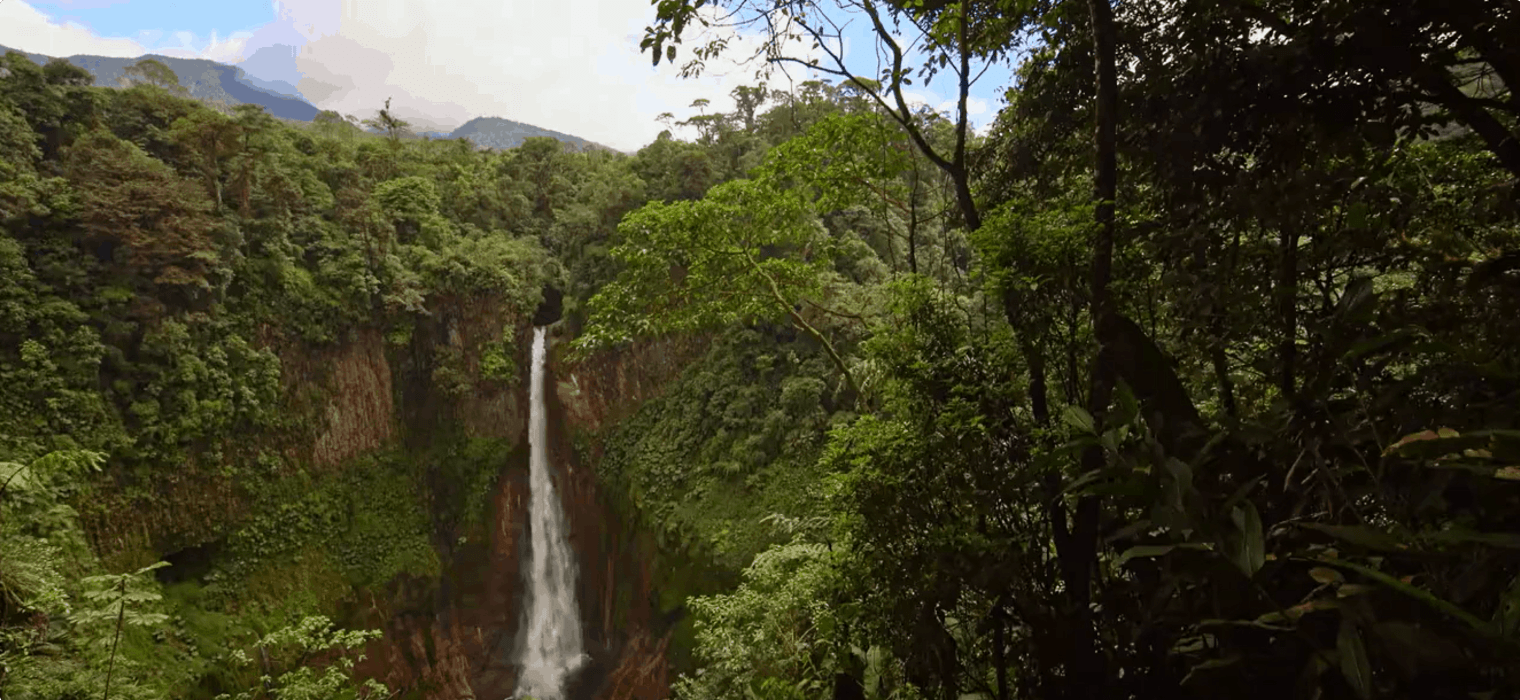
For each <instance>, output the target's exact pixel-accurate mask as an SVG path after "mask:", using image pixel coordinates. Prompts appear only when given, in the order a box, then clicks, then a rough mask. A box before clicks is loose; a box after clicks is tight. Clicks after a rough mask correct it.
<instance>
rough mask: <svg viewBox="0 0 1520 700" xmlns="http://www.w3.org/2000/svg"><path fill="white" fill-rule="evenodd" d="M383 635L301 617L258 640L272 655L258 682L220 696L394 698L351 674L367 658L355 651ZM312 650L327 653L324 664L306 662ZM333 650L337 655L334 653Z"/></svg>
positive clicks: (242, 658)
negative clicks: (323, 665)
mask: <svg viewBox="0 0 1520 700" xmlns="http://www.w3.org/2000/svg"><path fill="white" fill-rule="evenodd" d="M379 636H380V631H379V630H352V631H346V630H337V629H333V626H332V621H330V620H328V619H327V618H325V617H322V616H310V617H305V618H302V619H301V621H300V622H297V623H295V624H292V625H289V626H287V627H282V628H280V629H278V630H275V631H273V632H270V633H269V634H267V635H265V636H264V637H263V638H262V639H260V640H259V641H258V642H257V643H255V644H254V647H255V648H257V649H258V650H259V652H260V653H261V654H264V655H266V658H267V659H268V661H267V663H266V664H265V665H264V666H263V668H266V669H267V668H270V667H271V666H272V667H273V668H275V669H280V671H279V672H278V673H277V674H276V673H272V672H266V673H265V674H264V675H262V676H261V677H260V678H259V685H258V686H257V687H255V688H254V689H251V690H246V691H243V692H240V693H236V694H232V693H223V694H221V695H218V696H216V700H259V699H260V698H269V699H270V700H355V699H358V698H385V697H390V690H389V689H387V688H386V687H385V685H384V684H382V683H380V682H379V681H376V680H374V679H368V680H365V681H364V682H363V683H360V682H357V681H355V680H354V679H353V668H354V664H355V663H357V662H359V661H363V660H364V655H363V654H359V653H356V652H357V650H359V649H360V648H362V647H363V646H364V645H365V643H366V642H368V641H369V640H371V639H375V638H378V637H379ZM314 655H322V656H324V657H328V658H329V661H328V664H327V666H326V668H323V669H321V670H320V671H318V670H317V669H314V668H312V667H311V666H306V665H302V662H303V661H305V660H306V659H307V658H310V657H311V656H314ZM334 655H336V656H335V657H334ZM229 656H230V658H231V660H232V661H233V662H235V663H238V664H240V665H242V666H243V667H245V668H251V667H254V666H255V664H254V662H253V660H252V659H251V658H249V656H248V654H247V653H245V652H244V651H243V650H241V649H237V650H234V651H233V652H232V653H231V654H230V655H229Z"/></svg>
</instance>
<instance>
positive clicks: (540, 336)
mask: <svg viewBox="0 0 1520 700" xmlns="http://www.w3.org/2000/svg"><path fill="white" fill-rule="evenodd" d="M544 335H545V333H544V329H543V328H534V329H533V373H532V376H531V381H532V382H533V386H532V388H531V389H530V390H529V396H530V398H531V400H532V403H531V407H530V408H529V412H528V448H529V472H530V474H529V489H530V503H529V506H528V532H529V535H530V538H529V543H528V561H529V569H528V571H529V573H528V592H527V601H526V603H527V604H526V605H525V606H524V613H523V616H524V623H525V624H524V627H525V634H524V636H523V637H522V648H521V653H520V655H519V659H518V661H519V663H520V664H521V668H522V677H521V679H520V680H519V681H518V683H517V697H524V696H532V697H533V698H536V699H537V700H564V692H565V687H564V686H565V678H566V677H567V676H569V675H570V673H571V672H573V671H574V670H575V669H576V668H578V667H579V666H580V665H581V663H582V662H583V661H585V659H586V656H585V654H584V652H583V651H582V649H581V621H580V614H579V611H578V610H577V609H576V604H575V557H574V554H573V553H572V552H571V551H570V543H569V540H568V539H567V538H566V536H565V535H566V533H565V516H564V514H563V513H562V512H561V509H560V502H559V498H558V497H556V496H555V494H554V482H553V480H551V479H550V478H549V450H548V446H547V444H546V443H547V442H548V433H549V430H548V419H547V417H546V416H545V415H544V356H545V354H546V352H545V345H546V344H547V341H546V340H545V338H544Z"/></svg>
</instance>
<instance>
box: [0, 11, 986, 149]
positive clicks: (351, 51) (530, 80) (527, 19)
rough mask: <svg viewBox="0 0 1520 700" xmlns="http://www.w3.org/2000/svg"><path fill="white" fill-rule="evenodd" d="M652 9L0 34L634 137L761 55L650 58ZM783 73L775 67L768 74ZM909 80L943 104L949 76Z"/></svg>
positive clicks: (72, 19) (714, 93) (442, 123)
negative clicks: (694, 73)
mask: <svg viewBox="0 0 1520 700" xmlns="http://www.w3.org/2000/svg"><path fill="white" fill-rule="evenodd" d="M654 12H655V9H654V7H653V6H652V5H651V4H650V3H649V2H648V0H548V1H546V0H535V1H532V2H529V1H527V0H301V1H292V0H218V1H217V2H206V1H205V0H50V1H43V0H0V45H4V46H8V47H10V48H14V49H21V50H25V51H30V52H34V53H41V54H46V55H49V56H70V55H75V54H96V55H103V56H117V57H135V56H140V55H143V54H148V53H155V54H162V55H167V56H177V57H184V58H207V59H211V60H214V61H220V62H223V63H231V64H235V65H239V66H241V67H243V68H244V69H245V70H246V71H247V72H248V73H249V74H251V75H253V76H255V77H258V78H261V79H263V80H268V81H283V82H285V83H288V84H289V85H291V86H292V87H293V88H294V89H295V90H297V91H299V93H300V95H301V96H302V97H304V98H305V99H306V100H307V101H309V102H311V103H312V104H314V105H316V106H318V107H320V108H323V109H334V110H337V111H339V112H342V113H344V114H353V115H356V116H359V117H361V118H362V117H368V116H371V115H373V114H374V112H375V110H376V109H378V108H379V107H380V106H381V105H382V104H383V103H384V102H385V99H386V98H387V97H390V98H391V99H392V103H391V104H392V111H393V112H395V113H396V114H397V115H399V116H400V117H402V118H403V119H408V120H410V121H412V122H413V124H414V126H416V127H418V128H419V130H422V131H426V130H438V131H449V130H452V129H453V128H454V127H456V126H458V125H460V124H463V123H464V122H466V121H468V120H469V119H472V118H474V117H482V116H497V117H505V118H508V119H513V120H516V121H520V122H525V123H528V124H532V125H534V126H539V127H543V128H547V129H553V130H556V131H561V132H565V133H570V134H574V135H576V136H579V137H581V138H585V139H590V140H592V141H595V142H597V143H601V144H604V145H607V146H611V147H613V148H616V149H619V150H624V151H634V150H637V149H638V148H640V147H642V146H643V145H645V144H647V143H649V142H650V141H653V140H654V138H655V137H656V136H657V135H658V134H659V133H660V131H662V130H663V129H664V128H665V126H664V125H662V124H661V123H660V122H659V121H658V120H657V117H658V116H659V115H660V114H661V113H664V112H670V113H673V114H674V115H676V117H677V118H678V119H682V118H685V117H687V116H691V115H693V114H695V113H696V110H694V109H692V108H691V106H690V105H691V104H692V102H693V101H694V100H697V99H699V98H706V99H708V100H710V101H711V105H710V106H709V107H708V110H709V111H711V110H718V111H726V110H728V109H730V108H731V106H732V104H733V103H732V100H731V99H730V97H729V93H730V91H732V90H733V89H734V88H735V87H737V86H740V85H754V84H756V83H757V82H758V80H757V79H756V77H755V71H756V69H757V68H759V67H761V66H760V65H759V64H749V65H741V64H740V63H739V59H740V58H743V57H747V56H749V55H751V54H752V53H753V52H754V50H755V48H756V47H758V46H759V43H758V41H759V40H758V38H757V37H755V36H752V35H744V34H740V35H739V36H737V37H736V38H735V39H734V40H732V41H731V43H730V48H729V51H728V53H727V54H725V56H724V57H723V58H721V59H720V60H718V61H715V62H712V63H711V64H710V65H709V68H708V70H707V71H706V72H705V73H704V74H703V76H701V77H700V78H682V77H680V74H679V70H678V68H677V67H676V66H672V65H670V64H668V63H666V62H664V61H662V62H661V64H660V66H658V67H655V66H651V65H650V58H649V55H648V54H641V53H640V52H639V41H640V40H641V39H642V38H643V30H644V27H645V25H647V24H650V23H651V22H652V21H653V20H654ZM839 19H841V20H844V19H849V18H847V17H845V16H843V15H840V16H839ZM864 22H865V20H864V19H863V18H856V19H855V20H854V22H853V24H852V25H850V28H849V29H848V30H847V32H846V45H845V50H846V60H847V62H848V63H849V64H850V66H851V68H852V69H853V70H856V71H857V72H860V73H863V74H867V75H871V74H874V73H875V66H876V59H875V51H874V48H873V42H872V41H871V35H870V33H869V31H868V30H867V29H866V26H868V25H865V24H864ZM693 43H694V40H692V39H688V40H687V41H686V43H685V44H684V45H683V46H682V47H681V48H683V49H684V48H686V47H689V46H691V45H693ZM795 49H796V51H795V53H796V54H798V55H806V54H808V53H809V52H810V51H811V49H810V46H808V45H806V44H799V45H797V46H796V47H795ZM813 53H814V54H815V55H817V56H818V57H819V58H820V59H823V60H824V61H825V62H826V60H827V59H826V58H824V57H823V56H822V55H821V54H818V53H817V52H813ZM683 55H687V54H684V52H683ZM683 61H684V58H683V56H678V57H677V63H678V64H679V63H681V62H683ZM788 73H789V74H790V81H791V82H793V83H795V82H801V81H802V80H806V79H808V78H809V76H808V75H807V74H806V72H804V71H800V70H798V69H797V67H793V68H791V69H789V71H788ZM1009 79H1010V73H1009V69H1008V67H1006V66H994V67H993V68H992V69H991V70H989V71H988V72H987V74H986V75H985V76H984V77H983V78H982V79H981V80H980V81H979V82H978V84H977V85H976V86H975V87H974V89H973V91H972V99H971V101H970V106H971V109H970V112H971V123H972V125H973V127H975V128H979V129H980V128H984V127H985V126H986V125H987V124H988V123H990V121H991V120H992V118H993V117H994V116H995V115H996V112H997V110H998V109H999V107H1000V106H1001V105H1002V95H1003V91H1004V90H1005V89H1006V88H1007V86H1008V85H1009ZM788 82H789V79H788V76H787V75H782V74H780V73H775V74H773V75H772V76H771V77H770V78H769V81H768V85H769V86H770V87H772V88H779V89H786V88H787V86H788ZM909 93H910V94H909V98H910V99H911V100H914V101H919V102H922V103H924V104H928V105H932V106H936V107H938V108H939V109H941V110H942V111H950V110H952V109H953V107H954V104H953V102H952V101H951V100H952V99H953V97H954V90H953V85H951V84H950V83H949V78H942V79H937V80H935V81H934V82H932V83H930V84H929V85H927V86H924V85H917V84H915V85H914V86H913V88H912V89H911V90H909Z"/></svg>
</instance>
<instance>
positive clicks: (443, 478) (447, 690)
mask: <svg viewBox="0 0 1520 700" xmlns="http://www.w3.org/2000/svg"><path fill="white" fill-rule="evenodd" d="M430 311H431V314H430V315H429V316H428V317H427V318H426V319H425V320H424V321H421V322H419V323H418V324H417V325H416V327H415V329H414V330H413V333H412V336H411V337H410V338H408V339H398V338H395V337H392V338H390V339H387V338H386V337H385V335H383V334H382V332H381V331H379V330H377V329H365V330H358V331H354V332H351V333H350V334H349V335H348V336H347V337H345V338H342V339H340V340H339V341H337V342H334V343H330V344H327V345H323V346H312V345H309V344H304V343H301V342H298V341H293V340H289V339H286V338H283V337H280V336H278V335H275V334H271V335H269V336H267V337H265V338H264V342H265V345H266V347H269V348H271V349H272V350H274V351H275V352H276V354H277V355H278V357H279V358H280V362H281V375H282V381H283V384H284V399H283V400H284V405H285V410H284V411H283V413H284V414H285V415H288V416H290V417H291V418H292V420H290V421H289V425H286V426H284V427H282V428H280V429H279V430H275V431H271V433H270V434H267V435H261V436H246V439H241V440H238V441H236V443H237V444H232V445H228V446H226V447H225V448H224V450H223V454H225V455H232V456H233V457H234V458H235V457H238V456H242V457H247V455H248V454H252V453H254V452H257V451H262V452H264V453H269V454H277V455H279V456H280V457H281V458H282V461H283V463H284V465H285V466H284V467H283V468H284V469H288V470H296V469H299V470H303V471H305V472H308V473H329V474H341V473H342V472H344V471H345V470H348V469H353V468H355V465H356V464H360V463H362V462H363V458H364V457H366V456H367V455H370V454H373V453H375V452H377V451H384V450H388V451H393V452H394V451H400V452H401V453H403V454H405V455H409V456H408V457H407V459H414V460H426V459H429V457H428V456H427V455H430V454H432V453H431V452H429V450H436V449H437V447H438V445H439V444H443V445H458V444H461V442H462V441H469V440H471V439H475V440H480V439H484V440H494V441H497V442H498V443H500V444H510V445H512V446H513V447H512V448H511V450H512V451H511V454H510V456H509V457H508V458H507V459H506V461H505V463H503V464H500V465H498V466H497V467H496V468H497V472H496V477H495V483H494V485H491V486H490V487H489V495H488V497H487V498H486V505H485V507H484V512H483V513H482V514H481V515H482V517H481V518H479V521H478V522H472V523H470V524H462V523H461V522H457V521H456V520H450V519H449V518H448V517H445V515H444V513H445V512H446V511H448V509H449V508H452V507H454V506H455V505H456V504H452V502H453V501H457V500H458V499H459V497H460V496H459V495H460V493H461V492H462V491H463V490H464V485H461V484H456V483H452V482H451V478H452V476H451V474H450V473H449V472H448V471H447V470H444V469H439V468H436V467H435V466H433V465H430V464H423V465H420V467H421V469H422V471H423V472H424V473H425V474H426V481H427V483H426V484H425V490H426V494H425V498H427V499H429V502H430V504H431V505H430V506H429V509H430V510H432V511H434V512H435V514H434V519H435V524H434V527H433V532H432V533H431V541H432V546H433V549H434V550H435V551H436V552H437V554H438V560H439V562H440V564H441V566H440V570H439V575H437V576H427V577H419V576H414V575H401V576H399V577H397V578H396V579H393V580H391V581H389V582H387V583H383V584H381V585H378V586H370V587H367V588H365V589H362V590H360V589H355V590H353V591H352V593H350V594H349V595H347V596H345V597H344V602H342V603H341V604H340V605H341V606H342V609H340V610H334V611H330V614H331V615H332V616H333V617H335V618H336V619H338V620H339V621H340V623H342V624H345V625H350V626H367V627H371V628H379V629H382V630H383V631H384V633H385V634H384V637H383V638H381V639H379V640H376V641H375V642H373V643H372V644H371V645H370V647H369V648H368V649H367V656H368V659H367V660H366V661H365V662H364V663H362V664H361V665H360V667H359V672H360V673H361V674H363V675H365V676H369V677H374V678H378V679H380V680H383V681H384V682H386V684H387V685H389V686H390V687H391V688H393V689H397V690H401V691H403V697H425V698H429V699H430V700H459V699H463V698H492V700H496V699H498V698H505V697H508V696H509V695H510V694H511V692H512V691H513V690H514V688H515V685H516V681H517V678H516V669H515V668H514V667H513V663H512V662H513V660H514V655H515V651H516V648H517V641H518V640H517V634H518V628H519V623H520V617H521V614H522V613H521V596H522V591H523V587H524V582H523V574H522V560H523V556H524V555H525V551H524V548H525V545H526V542H527V538H526V531H525V530H526V527H527V502H528V495H529V494H528V478H527V477H528V462H527V445H526V442H527V406H528V397H527V393H528V387H527V379H528V376H529V369H530V368H529V367H528V363H529V362H530V350H531V348H530V339H531V334H532V324H533V322H534V320H535V319H534V318H533V317H532V316H530V315H528V314H518V313H512V312H510V311H508V310H506V308H505V307H504V305H503V304H502V303H501V302H500V300H496V299H492V298H489V297H475V298H460V299H443V300H439V301H438V302H437V303H436V304H435V305H434V307H433V308H432V309H430ZM398 340H403V341H404V342H399V343H398V342H397V341H398ZM567 340H568V339H567V338H556V339H555V342H556V343H564V342H566V341H567ZM704 349H705V344H704V343H703V342H702V341H701V340H700V339H686V340H665V341H656V342H650V343H643V344H639V345H636V346H634V347H631V348H625V349H621V350H618V351H613V352H609V353H604V354H601V355H598V356H596V357H593V358H592V359H590V360H587V361H585V362H581V363H578V364H575V365H567V364H565V363H563V362H559V361H551V366H550V367H549V375H550V376H549V379H548V381H549V382H550V387H548V388H551V389H554V391H550V392H548V407H547V408H548V411H549V416H548V418H549V426H550V441H551V444H550V454H551V459H552V461H553V463H554V464H555V467H556V470H557V476H556V479H557V484H558V487H559V492H560V494H561V497H562V498H563V502H564V508H565V512H566V516H567V519H568V522H569V525H570V537H571V544H572V546H573V548H574V550H575V551H576V553H577V557H578V562H579V566H580V576H579V586H580V590H579V596H578V597H579V601H580V606H581V612H582V620H583V624H584V625H585V630H584V639H585V642H586V646H587V649H586V651H587V653H588V654H589V655H590V657H591V662H590V663H589V664H587V665H586V667H585V668H584V669H583V671H582V672H581V673H580V674H578V676H577V677H576V678H574V679H572V681H571V684H570V688H569V690H570V695H571V697H572V698H574V699H575V700H581V699H586V700H590V699H591V698H595V699H596V700H603V699H606V700H634V699H640V700H645V699H647V700H656V699H658V698H664V697H666V696H668V693H669V685H668V678H667V676H668V666H667V663H666V654H665V651H666V646H667V644H668V639H667V638H666V637H665V636H664V633H663V625H662V624H661V621H660V620H658V619H657V611H656V609H655V605H654V602H653V601H654V596H653V594H652V590H651V585H652V575H651V573H652V572H651V570H650V565H649V562H651V561H653V560H654V559H655V551H654V543H653V541H652V540H651V538H649V537H648V536H646V535H643V534H641V533H640V532H639V531H638V529H637V527H636V526H634V525H633V524H631V522H630V521H629V520H628V519H627V518H626V517H625V516H624V515H621V514H619V513H618V512H616V509H615V508H613V507H612V503H613V502H614V500H615V499H612V498H609V497H608V494H605V493H603V492H602V490H601V488H600V485H599V484H598V483H597V479H596V477H595V473H596V472H595V460H596V459H597V458H598V457H599V455H600V449H599V445H598V444H597V440H596V437H595V436H596V435H597V434H598V433H600V432H601V431H603V430H604V429H605V428H606V427H608V426H610V425H613V424H615V423H616V422H617V421H618V420H620V419H622V418H624V417H626V416H628V415H630V414H631V413H632V412H633V411H634V410H636V409H637V407H638V406H639V405H640V404H641V403H642V402H643V401H645V400H647V399H649V398H652V397H654V396H656V395H658V394H659V392H660V391H661V390H662V389H663V387H664V386H665V385H666V384H668V383H669V382H670V381H672V380H673V379H675V378H676V377H677V376H678V374H679V372H680V371H681V369H682V368H683V367H684V366H685V364H686V362H687V361H688V360H690V359H691V358H693V357H695V356H697V354H698V353H699V352H701V351H702V350H704ZM493 352H494V353H496V354H497V358H496V360H494V361H493V360H491V358H490V356H491V354H492V353H493ZM503 354H504V355H503ZM562 354H563V353H552V354H551V357H558V356H559V355H562ZM501 360H506V361H507V366H508V367H509V368H510V367H515V368H516V371H515V373H513V372H511V371H510V369H509V370H508V372H507V374H506V375H505V376H504V375H503V373H502V371H501V367H502V366H503V363H502V362H501ZM493 362H494V367H495V372H494V373H493V372H492V371H490V368H489V367H488V365H492V364H493ZM574 435H579V436H582V438H584V437H586V436H590V440H589V442H590V446H591V448H592V449H591V450H590V452H589V454H586V455H577V452H576V450H575V449H574V448H573V447H572V442H573V440H572V436H574ZM580 459H587V460H588V461H587V462H585V463H582V462H581V461H579V460H580ZM232 474H235V471H233V470H226V469H218V468H216V465H215V464H210V463H208V464H206V465H199V466H192V467H191V468H187V469H185V470H183V473H177V474H175V475H172V476H170V477H167V478H165V479H164V480H163V487H162V489H163V490H162V491H161V492H160V493H159V495H158V501H159V502H160V503H171V504H176V505H175V506H174V507H170V508H137V507H132V508H114V509H101V510H100V512H98V513H96V514H95V515H94V516H93V517H92V518H91V519H90V521H89V522H90V528H89V529H90V531H91V534H92V538H93V539H94V540H95V541H96V546H97V548H98V551H100V552H102V554H105V555H108V556H109V555H112V554H113V553H114V554H116V555H119V556H118V560H119V561H120V562H121V563H123V564H125V563H126V561H127V560H135V559H144V558H147V561H151V560H152V559H151V558H150V557H169V558H171V559H173V558H175V557H177V556H183V555H184V554H185V553H186V552H194V553H196V556H201V555H202V554H203V553H207V552H209V553H210V554H204V555H205V556H208V557H213V558H214V557H215V556H217V555H216V554H215V552H216V551H217V549H218V547H219V546H220V543H221V542H222V541H223V540H224V538H226V537H227V536H228V533H229V532H233V531H235V530H236V529H237V528H239V527H241V525H240V523H242V522H244V521H245V520H246V519H247V518H248V517H249V515H250V513H251V512H255V511H256V508H257V506H256V504H255V503H254V502H253V500H252V497H251V496H250V494H249V493H248V488H247V485H246V484H243V483H239V481H238V478H237V477H236V476H234V475H232ZM277 478H284V477H277Z"/></svg>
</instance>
